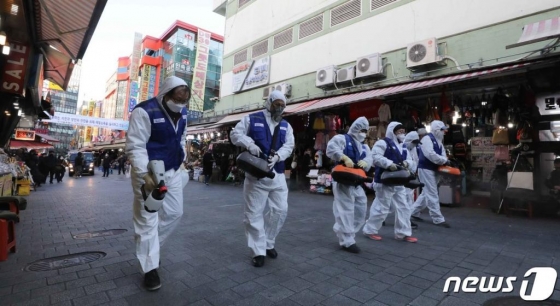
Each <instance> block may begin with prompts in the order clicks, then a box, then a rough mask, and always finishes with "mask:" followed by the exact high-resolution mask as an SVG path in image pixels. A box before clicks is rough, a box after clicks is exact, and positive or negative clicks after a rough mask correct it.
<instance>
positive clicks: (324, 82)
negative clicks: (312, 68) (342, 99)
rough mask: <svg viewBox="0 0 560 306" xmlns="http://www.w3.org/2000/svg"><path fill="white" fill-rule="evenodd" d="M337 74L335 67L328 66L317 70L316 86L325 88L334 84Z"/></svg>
mask: <svg viewBox="0 0 560 306" xmlns="http://www.w3.org/2000/svg"><path fill="white" fill-rule="evenodd" d="M335 73H336V68H335V66H334V65H333V66H328V67H324V68H321V69H319V70H317V73H316V74H315V86H316V87H325V86H329V85H333V84H334V77H335Z"/></svg>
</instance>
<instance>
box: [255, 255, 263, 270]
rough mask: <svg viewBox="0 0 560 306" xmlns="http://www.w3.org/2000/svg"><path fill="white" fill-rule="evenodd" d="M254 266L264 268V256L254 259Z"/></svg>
mask: <svg viewBox="0 0 560 306" xmlns="http://www.w3.org/2000/svg"><path fill="white" fill-rule="evenodd" d="M253 266H255V267H257V268H259V267H262V266H264V256H263V255H259V256H255V257H253Z"/></svg>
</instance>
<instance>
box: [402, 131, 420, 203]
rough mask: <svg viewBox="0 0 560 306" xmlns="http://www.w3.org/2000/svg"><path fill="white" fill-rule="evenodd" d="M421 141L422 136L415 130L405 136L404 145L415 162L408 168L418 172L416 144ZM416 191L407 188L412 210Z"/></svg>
mask: <svg viewBox="0 0 560 306" xmlns="http://www.w3.org/2000/svg"><path fill="white" fill-rule="evenodd" d="M419 141H420V137H419V136H418V133H417V132H414V131H412V132H409V133H408V134H406V136H405V137H404V145H405V146H406V149H407V150H408V154H410V157H411V158H412V161H413V162H414V163H413V165H409V166H408V170H410V171H411V172H412V173H416V170H418V162H419V157H418V151H417V150H416V149H417V148H416V146H417V145H418V142H419ZM414 191H415V189H408V188H407V192H408V204H409V205H410V209H411V211H412V206H413V204H414Z"/></svg>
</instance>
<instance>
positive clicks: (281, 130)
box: [230, 90, 294, 267]
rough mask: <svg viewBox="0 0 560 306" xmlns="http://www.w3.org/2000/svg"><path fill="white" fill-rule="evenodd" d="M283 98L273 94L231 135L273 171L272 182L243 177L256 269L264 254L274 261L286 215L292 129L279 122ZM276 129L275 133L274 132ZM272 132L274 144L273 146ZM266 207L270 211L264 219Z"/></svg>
mask: <svg viewBox="0 0 560 306" xmlns="http://www.w3.org/2000/svg"><path fill="white" fill-rule="evenodd" d="M285 107H286V97H285V96H284V94H282V92H280V91H277V90H275V91H273V92H272V93H271V94H270V96H269V97H268V99H267V100H266V102H265V110H263V111H262V112H258V113H254V114H251V115H248V116H245V117H244V118H243V119H242V120H241V122H239V123H238V124H237V125H236V126H235V128H234V129H233V131H231V134H230V138H231V142H232V143H233V144H234V145H236V146H240V147H243V148H246V149H247V150H248V151H249V152H250V153H251V154H253V155H255V156H259V157H261V158H263V159H266V160H267V161H268V162H269V164H268V166H269V167H270V168H271V169H274V172H275V176H274V179H270V178H262V179H257V178H256V177H254V176H252V175H250V174H249V173H246V176H245V184H244V187H243V195H244V198H245V209H244V210H245V218H244V221H243V222H244V223H245V235H246V236H247V244H248V246H249V248H250V249H251V251H252V256H253V259H252V263H253V266H255V267H262V266H263V265H264V260H265V254H266V256H268V257H270V258H276V257H277V256H278V252H277V251H276V249H275V240H276V236H277V235H278V233H279V232H280V229H281V228H282V225H283V224H284V221H285V220H286V216H287V214H288V186H287V185H286V177H285V175H284V169H285V165H284V161H285V160H286V159H287V158H288V157H290V155H291V154H292V151H293V149H294V132H293V129H292V126H291V125H290V124H289V123H288V122H287V121H286V120H283V119H282V113H283V112H284V108H285ZM277 126H278V129H277ZM275 130H277V133H278V135H277V137H276V138H277V139H276V143H275V144H273V143H272V141H273V138H274V133H275ZM267 204H268V207H269V210H268V212H267V213H266V215H264V216H263V212H264V210H265V208H266V205H267Z"/></svg>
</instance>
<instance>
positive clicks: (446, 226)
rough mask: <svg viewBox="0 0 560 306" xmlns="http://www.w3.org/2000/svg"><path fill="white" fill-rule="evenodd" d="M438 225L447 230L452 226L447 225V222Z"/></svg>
mask: <svg viewBox="0 0 560 306" xmlns="http://www.w3.org/2000/svg"><path fill="white" fill-rule="evenodd" d="M434 224H435V223H434ZM436 225H437V226H441V227H445V228H451V225H449V223H447V222H441V223H437V224H436Z"/></svg>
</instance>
